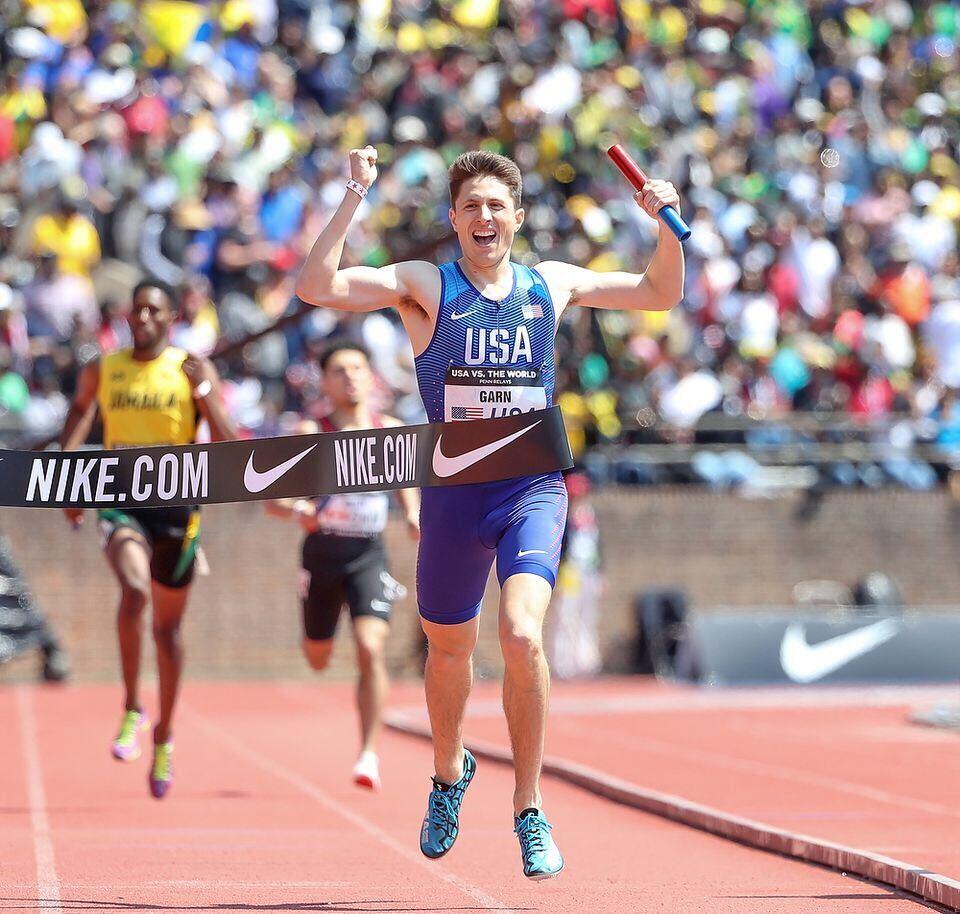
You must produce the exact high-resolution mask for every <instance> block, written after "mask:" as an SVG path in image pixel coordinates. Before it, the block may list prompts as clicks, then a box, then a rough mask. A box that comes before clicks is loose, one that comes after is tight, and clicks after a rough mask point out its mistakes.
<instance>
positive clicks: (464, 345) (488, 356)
mask: <svg viewBox="0 0 960 914" xmlns="http://www.w3.org/2000/svg"><path fill="white" fill-rule="evenodd" d="M464 298H466V299H467V300H466V301H464ZM444 311H445V313H441V315H440V321H441V324H442V325H443V326H444V327H445V329H446V332H445V333H443V334H442V335H443V337H444V339H445V341H446V344H447V348H448V350H449V356H450V360H451V362H459V363H460V364H463V365H531V364H535V363H542V362H543V361H544V359H545V358H547V357H548V356H549V355H550V354H552V351H553V337H554V326H553V316H552V314H550V313H549V309H545V308H544V307H543V305H542V304H540V303H538V302H532V301H530V300H529V297H527V296H522V295H514V296H511V298H510V299H507V300H505V301H502V302H491V301H488V300H485V299H482V298H474V300H473V301H470V300H469V297H467V296H461V297H460V298H459V299H457V300H454V301H453V302H451V303H450V304H449V305H448V306H447V307H446V308H445V309H444Z"/></svg>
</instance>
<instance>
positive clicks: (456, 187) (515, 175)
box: [449, 150, 523, 209]
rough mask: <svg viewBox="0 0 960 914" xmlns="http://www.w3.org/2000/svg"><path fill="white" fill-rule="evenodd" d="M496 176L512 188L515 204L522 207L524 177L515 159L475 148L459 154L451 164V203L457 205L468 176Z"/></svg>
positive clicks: (511, 192) (511, 194)
mask: <svg viewBox="0 0 960 914" xmlns="http://www.w3.org/2000/svg"><path fill="white" fill-rule="evenodd" d="M485 177H491V178H496V179H497V180H499V181H503V183H504V184H506V185H507V187H509V188H510V196H511V197H512V198H513V205H514V206H515V207H516V208H517V209H519V208H520V198H521V196H522V194H523V178H522V177H521V176H520V169H519V168H517V163H516V162H514V161H513V159H508V158H507V157H506V156H502V155H497V153H495V152H484V151H483V150H475V151H474V152H465V153H464V154H463V155H462V156H458V157H457V160H456V162H454V163H453V164H452V165H451V166H450V172H449V180H450V205H451V206H453V207H456V205H457V195H458V194H459V193H460V188H461V187H462V186H463V182H464V181H466V180H467V178H485Z"/></svg>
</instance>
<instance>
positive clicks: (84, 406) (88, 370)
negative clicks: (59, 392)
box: [60, 359, 100, 451]
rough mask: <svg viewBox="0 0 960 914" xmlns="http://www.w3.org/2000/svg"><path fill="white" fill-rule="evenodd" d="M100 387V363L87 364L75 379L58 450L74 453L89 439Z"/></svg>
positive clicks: (96, 361)
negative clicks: (74, 389) (75, 384)
mask: <svg viewBox="0 0 960 914" xmlns="http://www.w3.org/2000/svg"><path fill="white" fill-rule="evenodd" d="M99 386H100V362H99V361H98V360H96V359H94V360H93V361H90V362H87V364H86V365H84V366H83V368H81V369H80V374H79V376H78V377H77V390H76V393H75V394H74V396H73V402H72V403H71V404H70V410H69V412H68V413H67V418H66V420H65V421H64V423H63V431H62V432H61V433H60V449H61V450H64V451H75V450H77V448H79V447H82V446H83V445H84V444H85V443H86V441H87V438H89V437H90V429H91V428H93V420H94V419H95V418H96V415H97V388H98V387H99Z"/></svg>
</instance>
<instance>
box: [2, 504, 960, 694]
mask: <svg viewBox="0 0 960 914" xmlns="http://www.w3.org/2000/svg"><path fill="white" fill-rule="evenodd" d="M594 497H595V503H596V505H597V509H598V512H599V515H600V520H601V529H602V531H603V546H604V564H605V573H606V576H607V587H606V592H605V598H604V605H603V608H602V613H601V636H602V640H603V643H604V652H605V656H606V659H607V662H608V665H609V666H611V667H612V668H622V667H623V665H624V664H625V663H626V661H627V657H628V654H629V648H630V644H631V641H632V638H633V633H634V626H633V615H632V601H633V599H634V596H635V595H636V593H637V592H638V591H640V590H642V589H643V588H645V587H651V586H676V587H681V588H682V589H684V590H685V591H686V592H687V593H688V595H689V597H690V601H691V604H692V605H693V606H695V607H699V608H707V607H711V606H734V607H747V606H751V605H758V604H771V603H773V604H790V603H791V602H792V589H793V586H794V585H795V584H796V583H797V582H799V581H803V580H810V579H831V580H836V581H840V582H842V583H845V584H848V585H851V584H853V582H854V581H855V580H856V579H857V578H858V577H859V576H860V575H861V574H863V573H865V572H867V571H871V570H883V571H886V572H888V573H889V574H892V575H893V576H894V578H895V579H896V580H897V581H898V583H899V584H900V586H901V588H902V591H903V594H904V596H905V598H906V599H907V600H908V601H909V602H912V603H914V604H923V605H926V604H951V603H952V604H960V560H958V559H960V505H957V504H956V503H955V502H953V501H952V500H951V499H950V498H949V496H948V495H947V494H945V493H943V492H932V493H911V492H899V491H883V492H837V493H836V494H830V495H828V496H827V497H826V498H825V500H824V501H823V502H822V504H820V506H819V508H818V509H817V510H815V511H813V512H809V513H806V512H804V511H803V510H802V508H803V504H802V502H801V501H799V500H798V499H796V498H793V497H788V498H782V499H776V500H755V501H749V500H744V499H741V498H738V497H736V496H721V495H710V494H707V493H704V492H703V491H702V490H697V489H693V488H677V489H636V488H629V489H608V490H605V491H602V492H599V493H597V494H596V495H595V496H594ZM0 526H2V529H3V531H4V532H5V533H6V535H7V536H9V537H10V539H11V541H12V544H13V549H14V554H15V556H16V557H17V559H18V560H19V562H20V564H21V565H22V567H23V569H24V571H25V572H26V575H27V579H28V581H29V583H30V586H31V587H32V589H33V591H34V592H35V594H36V595H37V597H38V600H39V602H40V604H41V605H42V607H43V608H44V610H45V611H46V612H47V614H48V615H49V617H50V618H51V620H52V621H53V623H54V624H55V625H56V627H57V629H58V631H60V632H61V634H62V635H63V636H64V640H65V642H66V643H67V645H68V646H69V648H70V650H71V653H72V655H73V659H74V664H75V667H76V671H77V674H78V675H79V676H81V677H83V678H98V679H113V678H116V676H117V658H116V647H115V643H114V612H115V605H116V599H117V588H116V585H115V583H114V580H113V577H112V576H111V575H110V573H109V571H108V570H107V568H106V565H105V563H104V560H103V557H102V554H101V553H100V549H99V542H98V540H99V538H98V535H97V531H96V524H95V518H94V515H93V513H92V512H88V514H87V525H86V528H85V529H84V530H83V531H81V532H79V533H74V532H72V531H71V530H70V529H69V527H68V526H67V524H66V522H65V520H64V519H63V516H62V514H61V513H60V512H59V511H53V510H30V509H7V510H6V511H5V512H4V515H3V520H2V523H0ZM299 541H300V534H299V530H298V528H297V527H296V526H295V525H293V524H290V523H284V522H282V521H278V520H274V519H272V518H268V517H266V515H265V514H264V511H263V508H262V506H260V505H257V504H251V505H224V506H213V507H209V508H207V509H205V510H204V530H203V536H202V542H203V546H204V549H205V551H206V553H207V555H208V557H209V561H210V566H211V574H210V576H209V577H202V578H198V579H197V583H196V584H195V586H194V592H193V595H192V597H191V603H190V607H189V609H188V616H187V622H186V644H187V656H188V675H189V676H192V677H195V678H199V677H203V678H211V677H213V678H216V677H230V676H249V677H270V676H306V675H311V674H310V672H309V670H307V668H306V666H305V663H304V662H303V660H302V659H301V657H300V654H299V647H298V645H299V639H300V615H299V606H298V602H297V599H296V576H297V568H298V567H299V565H298V558H299V552H298V549H299ZM388 545H389V548H390V551H391V556H392V563H393V572H394V576H395V577H397V578H398V579H399V580H400V581H401V582H402V583H403V584H405V585H406V586H407V587H408V588H409V590H410V591H411V593H410V595H408V596H407V598H406V599H404V600H403V601H401V602H400V603H399V604H398V606H397V609H396V614H395V622H394V627H393V635H392V640H391V645H390V665H391V669H392V670H393V671H394V674H395V675H416V674H417V673H418V672H419V669H420V657H419V646H420V636H419V624H418V621H417V614H416V603H415V600H414V599H413V595H412V591H413V573H414V567H415V547H414V546H413V544H412V543H410V542H409V540H408V539H407V538H406V535H405V532H404V530H403V528H402V526H401V525H399V524H395V525H392V526H391V528H390V530H389V532H388ZM495 594H496V581H495V578H493V579H492V583H491V584H490V585H489V586H488V592H487V602H486V607H487V609H486V611H485V615H484V619H483V623H482V626H481V641H480V645H479V648H478V651H477V654H476V658H477V670H478V674H479V675H481V676H496V675H498V673H499V671H500V660H499V650H498V646H497V643H496V613H495V606H496V602H495V600H496V596H495ZM345 628H346V626H345V625H341V633H343V631H344V629H345ZM147 631H149V629H147ZM145 643H146V644H147V645H148V650H147V655H148V667H147V668H148V669H152V656H151V655H152V647H151V646H150V641H149V636H148V637H147V639H145ZM352 654H353V650H352V645H351V643H350V639H349V637H346V638H339V639H338V645H337V648H336V651H335V654H334V661H333V665H332V669H331V671H330V675H334V676H344V675H349V673H350V671H351V662H352ZM34 669H35V660H34V658H32V657H31V658H25V659H20V660H17V661H14V662H13V663H10V664H8V665H7V666H5V667H3V668H0V681H2V680H5V679H6V680H9V679H11V678H19V677H23V676H32V675H33V672H34Z"/></svg>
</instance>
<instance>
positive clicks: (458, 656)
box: [427, 631, 477, 666]
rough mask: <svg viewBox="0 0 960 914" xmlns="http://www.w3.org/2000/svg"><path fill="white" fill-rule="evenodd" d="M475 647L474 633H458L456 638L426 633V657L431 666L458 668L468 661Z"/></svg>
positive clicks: (434, 632)
mask: <svg viewBox="0 0 960 914" xmlns="http://www.w3.org/2000/svg"><path fill="white" fill-rule="evenodd" d="M451 635H452V633H451ZM476 645H477V638H476V632H475V631H474V632H472V633H470V632H460V633H458V635H457V636H447V635H445V634H443V635H441V634H438V633H437V632H436V631H432V632H431V631H427V655H428V657H429V658H430V662H431V663H432V664H439V665H442V666H460V665H462V664H464V663H466V662H468V661H469V659H470V657H471V655H472V654H473V649H474V648H475V647H476Z"/></svg>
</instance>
